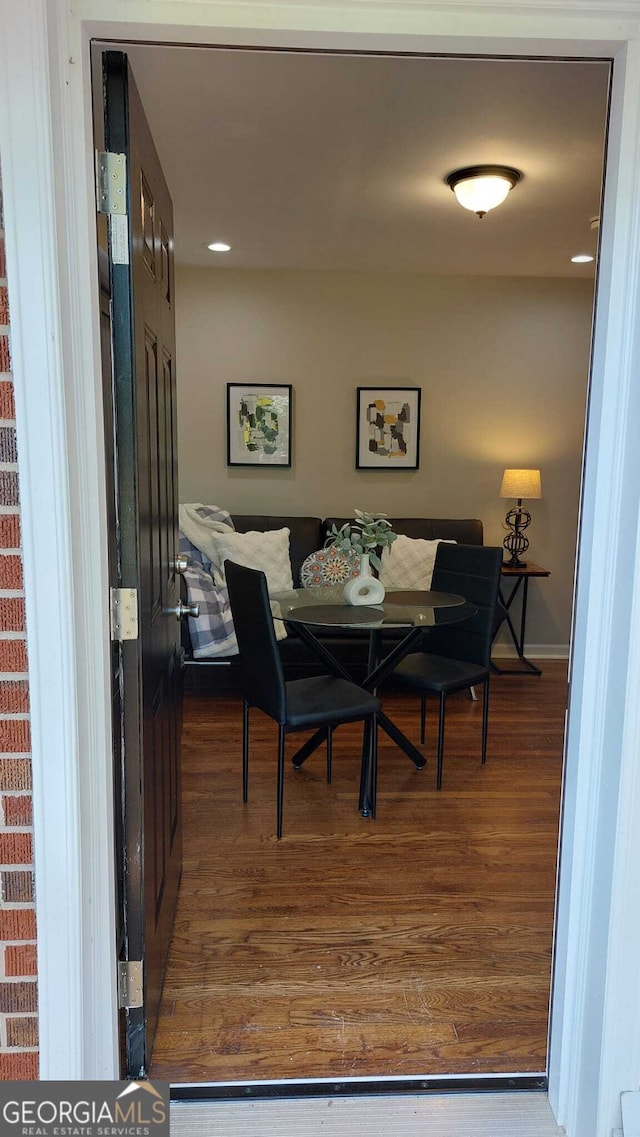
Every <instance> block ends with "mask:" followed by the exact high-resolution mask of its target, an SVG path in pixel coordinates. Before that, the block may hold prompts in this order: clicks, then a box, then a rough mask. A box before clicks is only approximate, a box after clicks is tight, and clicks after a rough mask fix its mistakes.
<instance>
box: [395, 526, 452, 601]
mask: <svg viewBox="0 0 640 1137" xmlns="http://www.w3.org/2000/svg"><path fill="white" fill-rule="evenodd" d="M439 544H440V541H426V540H424V539H423V538H421V537H418V538H415V537H405V536H404V535H403V534H402V533H399V534H398V536H397V537H396V539H395V541H394V542H393V544H392V545H391V547H390V548H389V549H383V550H382V557H381V561H382V567H381V569H380V580H381V581H382V583H383V584H384V586H385V588H386V589H387V591H390V590H391V589H400V588H402V589H416V588H417V589H421V590H422V589H426V590H427V591H428V590H429V589H430V588H431V577H432V576H433V566H434V563H435V559H436V549H437V548H438V545H439ZM447 544H449V545H455V541H448V542H447Z"/></svg>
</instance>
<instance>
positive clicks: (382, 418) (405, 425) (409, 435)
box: [356, 387, 421, 470]
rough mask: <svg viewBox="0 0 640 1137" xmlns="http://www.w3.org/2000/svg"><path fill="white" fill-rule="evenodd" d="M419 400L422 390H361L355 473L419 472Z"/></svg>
mask: <svg viewBox="0 0 640 1137" xmlns="http://www.w3.org/2000/svg"><path fill="white" fill-rule="evenodd" d="M420 396H421V389H420V387H358V411H357V436H356V469H358V470H363V469H377V470H380V469H386V470H392V469H395V470H417V469H418V465H419V445H420Z"/></svg>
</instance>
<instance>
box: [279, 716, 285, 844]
mask: <svg viewBox="0 0 640 1137" xmlns="http://www.w3.org/2000/svg"><path fill="white" fill-rule="evenodd" d="M284 740H285V732H284V727H283V726H279V727H278V826H277V834H278V840H280V838H281V837H282V804H283V800H284Z"/></svg>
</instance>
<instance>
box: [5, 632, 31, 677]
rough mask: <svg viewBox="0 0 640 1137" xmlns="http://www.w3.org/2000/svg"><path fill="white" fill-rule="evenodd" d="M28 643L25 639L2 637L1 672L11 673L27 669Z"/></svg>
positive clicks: (22, 671)
mask: <svg viewBox="0 0 640 1137" xmlns="http://www.w3.org/2000/svg"><path fill="white" fill-rule="evenodd" d="M27 667H28V663H27V645H26V643H25V641H24V640H2V639H0V672H5V673H6V674H10V673H11V672H12V671H18V672H21V673H22V674H24V673H25V672H26V670H27Z"/></svg>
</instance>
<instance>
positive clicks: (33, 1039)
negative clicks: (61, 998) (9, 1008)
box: [7, 1015, 38, 1046]
mask: <svg viewBox="0 0 640 1137" xmlns="http://www.w3.org/2000/svg"><path fill="white" fill-rule="evenodd" d="M37 1045H38V1020H37V1018H36V1016H35V1015H30V1016H29V1017H28V1018H19V1017H17V1016H16V1018H10V1019H7V1046H37Z"/></svg>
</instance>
